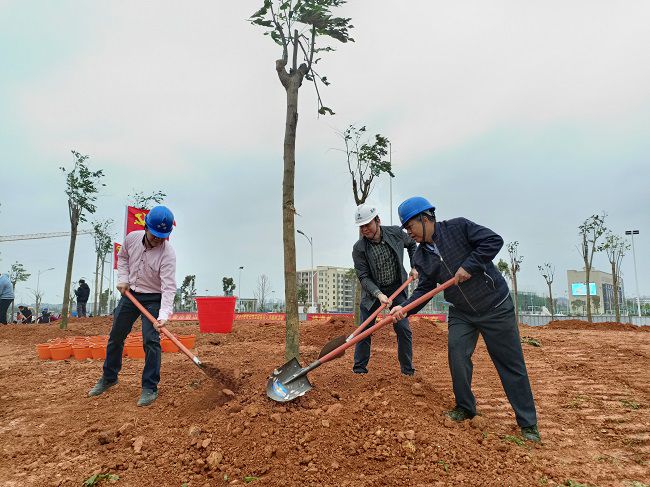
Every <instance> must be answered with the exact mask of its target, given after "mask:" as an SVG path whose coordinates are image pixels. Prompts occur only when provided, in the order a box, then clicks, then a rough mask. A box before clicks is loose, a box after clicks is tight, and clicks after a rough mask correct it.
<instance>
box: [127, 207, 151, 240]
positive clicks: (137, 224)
mask: <svg viewBox="0 0 650 487" xmlns="http://www.w3.org/2000/svg"><path fill="white" fill-rule="evenodd" d="M147 213H149V210H141V209H140V208H134V207H133V206H127V207H126V233H125V235H128V234H129V233H131V232H134V231H136V230H144V217H145V216H146V215H147Z"/></svg>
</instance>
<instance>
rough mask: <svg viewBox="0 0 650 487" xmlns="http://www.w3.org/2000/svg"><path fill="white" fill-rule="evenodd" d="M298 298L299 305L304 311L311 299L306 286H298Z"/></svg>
mask: <svg viewBox="0 0 650 487" xmlns="http://www.w3.org/2000/svg"><path fill="white" fill-rule="evenodd" d="M296 298H297V299H298V304H300V305H301V306H302V307H303V309H304V308H305V306H307V300H308V299H309V293H308V292H307V286H305V285H304V284H301V285H300V286H298V291H296Z"/></svg>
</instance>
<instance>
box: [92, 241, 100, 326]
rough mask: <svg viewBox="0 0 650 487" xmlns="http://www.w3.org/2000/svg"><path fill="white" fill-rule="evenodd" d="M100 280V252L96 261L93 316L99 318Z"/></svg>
mask: <svg viewBox="0 0 650 487" xmlns="http://www.w3.org/2000/svg"><path fill="white" fill-rule="evenodd" d="M98 280H99V252H97V258H96V259H95V289H94V290H93V295H94V296H95V299H94V302H93V316H97V309H98V308H99V295H98V294H97V291H98V290H99V285H98Z"/></svg>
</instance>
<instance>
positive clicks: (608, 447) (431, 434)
mask: <svg viewBox="0 0 650 487" xmlns="http://www.w3.org/2000/svg"><path fill="white" fill-rule="evenodd" d="M563 323H564V322H563ZM576 326H578V325H577V324H576ZM590 326H591V327H590V328H588V329H575V328H573V329H560V328H559V325H557V324H552V325H551V326H548V327H543V328H534V327H526V328H525V332H523V330H522V333H523V334H525V335H527V336H530V337H532V338H534V339H536V340H538V341H539V342H541V344H542V347H540V348H536V347H532V346H529V345H524V351H525V354H526V360H527V364H528V370H529V374H530V377H531V382H532V386H533V390H534V393H535V396H536V401H537V407H538V412H539V421H540V429H541V433H542V437H543V444H541V445H533V444H530V443H525V444H523V445H518V444H517V443H516V441H517V438H516V435H517V434H518V429H517V428H516V425H515V421H514V414H513V413H512V410H511V408H510V406H509V404H508V402H507V400H506V398H505V396H504V393H503V390H502V388H501V385H500V383H499V379H498V376H497V374H496V372H495V369H494V366H493V365H492V363H491V361H490V359H489V356H488V354H487V352H486V350H485V347H484V345H483V343H482V341H480V340H479V345H478V347H477V350H476V353H475V355H474V371H475V374H474V391H475V393H476V396H477V401H478V407H479V410H480V411H481V413H482V415H481V416H478V417H477V418H475V419H473V420H472V421H468V422H465V423H462V424H456V423H453V422H451V421H450V420H447V419H445V417H444V415H443V412H444V411H445V410H446V409H448V408H450V407H451V406H453V396H452V392H451V384H450V377H449V371H448V368H447V351H446V327H445V325H444V324H433V323H432V322H431V321H429V320H423V319H417V320H413V322H412V328H413V334H414V362H415V366H416V368H417V373H416V376H415V379H413V378H407V377H402V376H401V375H400V373H399V367H398V365H397V359H396V350H395V336H394V333H393V332H392V330H390V327H388V329H383V330H380V331H379V332H378V334H377V335H376V336H375V337H374V339H373V358H372V360H371V362H370V373H369V374H367V375H363V376H358V375H354V374H352V373H351V372H350V369H351V366H352V353H351V351H348V353H346V354H345V355H344V356H343V357H342V358H340V359H337V360H334V361H332V362H330V363H326V364H324V365H322V366H321V367H319V368H317V369H316V370H314V371H312V372H310V374H309V378H310V380H311V382H312V383H313V385H314V389H313V390H311V391H310V392H309V393H307V394H306V395H305V396H303V397H301V398H299V399H297V400H296V401H294V402H291V403H287V404H278V403H274V402H272V401H271V400H269V399H268V398H267V397H266V394H265V387H266V382H267V377H268V375H269V373H270V372H271V371H272V370H273V369H274V368H275V367H277V366H279V365H282V364H283V363H284V361H285V360H284V352H283V343H284V328H283V324H282V323H277V322H266V323H260V322H259V321H247V322H240V321H238V322H235V325H234V328H233V332H232V333H231V334H229V335H200V334H199V333H198V325H197V324H196V323H175V324H173V325H170V328H171V329H172V331H175V332H177V333H181V332H182V333H196V334H197V345H196V348H195V352H196V353H197V355H198V356H199V357H200V358H201V360H202V361H203V362H204V363H205V364H206V366H207V372H208V374H206V373H204V371H202V370H201V369H199V368H198V367H196V365H194V364H193V363H192V362H191V361H190V360H188V359H187V358H186V357H184V356H183V355H181V354H168V353H166V354H163V365H162V374H161V375H162V381H161V384H160V396H159V399H158V401H157V402H156V403H154V405H152V406H151V407H148V408H138V407H136V404H135V403H136V401H137V399H138V396H139V393H140V374H141V370H142V365H143V361H141V360H140V361H137V360H129V359H125V361H124V368H123V370H122V373H121V375H120V383H119V384H118V385H117V386H116V387H114V388H112V389H111V390H110V391H109V392H107V393H106V394H104V395H102V396H100V397H98V398H88V397H86V392H87V391H88V389H89V388H90V387H91V386H92V385H93V384H94V382H95V380H96V379H97V378H98V377H99V375H100V374H101V363H100V362H96V361H91V360H87V361H84V362H77V361H75V360H67V361H59V362H54V361H40V360H38V359H37V357H36V350H35V345H36V344H37V343H40V342H43V341H46V340H47V339H49V338H53V337H60V336H69V335H97V334H106V333H107V332H108V330H109V328H110V319H107V318H95V319H82V320H73V321H72V322H71V324H70V327H69V331H66V332H62V331H59V330H58V328H56V327H52V326H46V325H40V326H38V325H34V326H25V325H10V326H3V327H1V328H0V391H1V392H0V446H1V450H0V485H5V486H21V487H22V486H48V485H63V486H79V485H81V484H82V482H83V481H84V480H85V479H86V478H88V477H90V476H91V475H92V474H94V473H100V472H101V473H113V474H116V475H119V477H120V479H119V480H118V481H117V482H116V485H125V486H154V485H165V486H176V487H180V486H181V485H183V484H184V483H186V484H187V485H188V486H192V487H193V486H208V485H209V486H214V485H225V484H227V483H228V484H232V483H238V484H244V483H245V482H246V481H249V482H251V483H252V484H255V485H271V486H294V485H295V486H346V485H347V486H355V487H356V486H375V485H380V486H381V485H413V486H430V485H441V486H442V485H465V486H475V485H499V486H500V485H513V486H520V485H521V486H528V485H530V486H533V485H535V486H537V485H562V484H564V483H566V482H567V481H568V480H572V481H574V482H580V483H583V484H589V485H597V486H610V485H611V486H625V485H633V484H632V482H633V481H636V482H642V483H644V484H650V414H648V408H649V405H650V374H649V373H648V370H649V368H650V334H647V333H637V332H635V331H628V329H627V327H625V326H618V327H608V329H612V328H615V329H617V330H620V331H619V332H618V333H611V332H607V333H603V332H601V327H600V326H594V325H590ZM351 331H352V324H351V320H346V319H342V320H341V319H337V320H336V322H331V323H326V322H323V321H320V322H314V323H310V322H306V323H304V324H303V325H302V327H301V351H302V357H301V363H302V364H303V365H307V364H308V363H310V362H311V361H313V360H314V359H315V358H316V357H317V356H318V352H319V351H320V349H321V347H322V346H323V345H324V344H325V343H326V342H327V341H328V340H330V339H332V338H334V337H336V336H340V335H347V334H349V333H350V332H351ZM255 478H257V479H255ZM226 479H227V480H226ZM104 483H107V482H104Z"/></svg>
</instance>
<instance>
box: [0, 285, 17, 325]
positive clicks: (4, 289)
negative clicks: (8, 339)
mask: <svg viewBox="0 0 650 487" xmlns="http://www.w3.org/2000/svg"><path fill="white" fill-rule="evenodd" d="M13 300H14V286H13V284H11V281H10V280H9V274H0V323H2V324H3V325H6V324H7V310H8V309H9V306H11V303H12V302H13Z"/></svg>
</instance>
